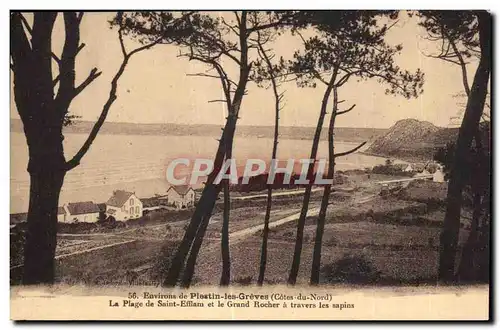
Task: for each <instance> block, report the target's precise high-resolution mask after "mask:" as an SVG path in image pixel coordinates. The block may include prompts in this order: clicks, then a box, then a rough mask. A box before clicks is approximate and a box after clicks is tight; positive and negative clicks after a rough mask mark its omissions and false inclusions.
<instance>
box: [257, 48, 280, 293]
mask: <svg viewBox="0 0 500 330" xmlns="http://www.w3.org/2000/svg"><path fill="white" fill-rule="evenodd" d="M261 51H262V52H263V55H264V58H265V60H266V62H267V65H268V67H269V68H272V64H271V61H270V60H269V57H268V56H267V55H266V53H265V50H264V49H263V48H261ZM271 84H272V86H273V93H274V111H275V112H274V113H275V115H274V139H273V150H272V152H271V161H272V160H273V159H276V155H277V153H278V139H279V119H280V116H279V113H280V100H281V96H280V95H279V92H278V86H277V84H276V80H275V78H274V76H273V75H272V74H271ZM272 203H273V188H272V185H268V186H267V202H266V214H265V216H264V228H263V230H262V246H261V250H260V267H259V278H258V279H257V285H259V286H261V285H262V284H264V277H265V274H266V265H267V241H268V238H269V220H270V218H271V208H272Z"/></svg>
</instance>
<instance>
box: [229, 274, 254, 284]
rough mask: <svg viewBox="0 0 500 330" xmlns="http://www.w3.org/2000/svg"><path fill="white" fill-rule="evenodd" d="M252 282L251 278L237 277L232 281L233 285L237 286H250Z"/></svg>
mask: <svg viewBox="0 0 500 330" xmlns="http://www.w3.org/2000/svg"><path fill="white" fill-rule="evenodd" d="M252 281H253V277H252V276H244V277H238V278H235V279H234V280H233V282H234V283H235V284H239V285H251V284H252Z"/></svg>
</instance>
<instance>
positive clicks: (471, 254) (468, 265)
mask: <svg viewBox="0 0 500 330" xmlns="http://www.w3.org/2000/svg"><path fill="white" fill-rule="evenodd" d="M473 194H474V196H473V203H472V204H473V211H472V222H471V228H470V232H469V237H468V238H467V242H466V243H465V245H464V247H463V249H462V256H461V258H460V264H459V267H458V272H457V279H458V281H460V282H473V281H475V279H476V275H475V273H476V266H475V258H476V253H477V250H478V249H477V248H478V239H479V220H480V217H481V204H482V203H481V195H480V194H479V193H477V192H476V191H474V192H473Z"/></svg>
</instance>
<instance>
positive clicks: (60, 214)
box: [57, 206, 66, 222]
mask: <svg viewBox="0 0 500 330" xmlns="http://www.w3.org/2000/svg"><path fill="white" fill-rule="evenodd" d="M57 222H66V210H65V209H64V207H63V206H59V207H58V208H57Z"/></svg>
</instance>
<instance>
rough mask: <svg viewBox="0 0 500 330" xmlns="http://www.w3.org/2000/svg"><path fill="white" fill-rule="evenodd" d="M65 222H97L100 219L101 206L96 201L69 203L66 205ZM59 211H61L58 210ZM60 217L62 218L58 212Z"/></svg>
mask: <svg viewBox="0 0 500 330" xmlns="http://www.w3.org/2000/svg"><path fill="white" fill-rule="evenodd" d="M63 207H64V211H65V213H66V214H65V216H64V218H63V219H64V220H63V221H64V222H69V223H74V222H97V221H98V220H99V207H98V206H97V204H94V202H77V203H68V204H65V205H64V206H63ZM58 213H59V212H58ZM57 217H58V219H60V217H59V214H58V216H57Z"/></svg>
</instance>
